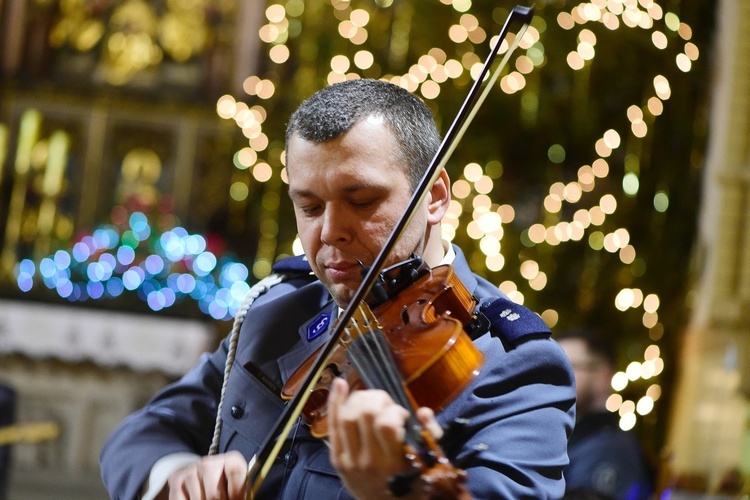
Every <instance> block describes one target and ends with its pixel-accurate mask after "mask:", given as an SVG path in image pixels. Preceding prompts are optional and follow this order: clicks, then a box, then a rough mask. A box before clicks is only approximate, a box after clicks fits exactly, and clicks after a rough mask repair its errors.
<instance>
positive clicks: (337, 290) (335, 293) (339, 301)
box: [328, 283, 357, 309]
mask: <svg viewBox="0 0 750 500" xmlns="http://www.w3.org/2000/svg"><path fill="white" fill-rule="evenodd" d="M356 290H357V289H356V288H352V287H351V286H349V285H347V284H344V283H335V284H333V285H330V286H328V291H329V292H330V294H331V297H333V300H334V302H336V305H338V306H339V307H341V308H342V309H344V308H346V306H348V305H349V302H351V301H352V298H353V297H354V293H355V292H356Z"/></svg>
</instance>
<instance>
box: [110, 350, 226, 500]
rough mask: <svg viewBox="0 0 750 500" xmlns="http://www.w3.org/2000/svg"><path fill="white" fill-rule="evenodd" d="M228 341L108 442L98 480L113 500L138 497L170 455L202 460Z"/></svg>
mask: <svg viewBox="0 0 750 500" xmlns="http://www.w3.org/2000/svg"><path fill="white" fill-rule="evenodd" d="M226 342H227V341H226V340H224V342H222V344H221V346H220V348H219V349H218V350H217V351H216V352H214V353H213V354H212V355H208V354H205V355H203V356H202V357H201V359H200V360H199V362H198V364H197V365H196V366H195V367H194V368H193V369H192V370H191V371H190V372H189V373H187V374H186V375H185V376H184V377H183V378H182V379H180V380H179V381H178V382H176V383H174V384H172V385H170V386H167V387H166V388H165V389H163V390H162V391H161V392H159V393H158V394H156V396H154V397H153V399H152V400H151V401H150V402H149V403H148V404H147V405H146V406H145V407H144V408H143V409H141V410H139V411H137V412H136V413H133V414H132V415H130V416H129V417H128V418H126V419H125V420H124V421H123V422H122V423H121V424H120V425H119V426H118V427H117V428H116V429H115V431H114V432H113V433H112V435H111V436H110V437H109V439H108V440H107V443H106V444H105V446H104V448H103V450H102V453H101V456H100V465H101V473H102V479H103V481H104V485H105V487H106V488H107V491H108V492H109V494H110V496H111V498H112V499H128V500H129V499H133V498H138V494H139V493H140V491H141V487H142V486H143V484H144V483H145V481H146V480H147V478H148V476H149V473H150V471H151V468H152V467H153V465H154V464H155V463H156V461H157V460H159V459H160V458H162V457H164V456H166V455H169V454H172V453H195V454H198V455H206V454H207V453H208V448H209V446H210V444H211V438H212V436H213V429H214V423H215V419H216V409H217V405H218V401H219V395H220V392H221V384H222V380H223V372H224V363H225V360H226V352H227V351H226Z"/></svg>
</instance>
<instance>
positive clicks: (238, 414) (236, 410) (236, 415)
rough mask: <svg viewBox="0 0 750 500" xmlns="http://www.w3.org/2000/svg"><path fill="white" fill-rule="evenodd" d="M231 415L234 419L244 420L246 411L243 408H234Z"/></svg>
mask: <svg viewBox="0 0 750 500" xmlns="http://www.w3.org/2000/svg"><path fill="white" fill-rule="evenodd" d="M231 414H232V416H233V417H234V418H242V415H244V414H245V410H243V409H242V407H241V406H236V405H235V406H232V410H231Z"/></svg>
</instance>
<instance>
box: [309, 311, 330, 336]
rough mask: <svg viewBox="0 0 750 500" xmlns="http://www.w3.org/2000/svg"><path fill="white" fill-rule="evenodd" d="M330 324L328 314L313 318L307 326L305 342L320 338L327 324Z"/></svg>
mask: <svg viewBox="0 0 750 500" xmlns="http://www.w3.org/2000/svg"><path fill="white" fill-rule="evenodd" d="M330 322H331V315H330V314H328V313H321V314H320V315H319V316H318V317H317V318H315V319H314V320H313V321H312V323H310V324H309V325H307V340H308V341H311V340H314V339H316V338H318V337H320V336H321V334H322V333H323V332H325V331H326V329H327V328H328V323H330Z"/></svg>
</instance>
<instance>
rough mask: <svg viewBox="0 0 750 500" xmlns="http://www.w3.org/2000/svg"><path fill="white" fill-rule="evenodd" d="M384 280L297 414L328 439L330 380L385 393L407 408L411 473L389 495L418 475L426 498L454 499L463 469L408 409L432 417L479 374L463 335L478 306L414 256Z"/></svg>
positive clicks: (443, 272) (297, 379)
mask: <svg viewBox="0 0 750 500" xmlns="http://www.w3.org/2000/svg"><path fill="white" fill-rule="evenodd" d="M391 271H400V272H399V273H398V274H399V275H400V276H401V277H402V279H399V278H394V279H391V280H385V279H384V278H383V277H385V276H388V275H389V274H390V273H391ZM403 276H406V279H403ZM384 283H387V284H388V285H389V286H388V288H389V290H390V292H388V291H385V288H386V287H384V286H379V287H377V288H376V290H377V293H375V294H373V293H371V294H370V298H369V299H368V300H367V301H366V302H365V303H362V304H360V307H359V308H358V309H357V310H356V311H355V314H354V316H353V317H352V318H351V320H350V321H349V324H348V325H347V326H346V328H345V333H344V335H343V336H342V337H341V338H340V339H339V341H338V343H337V346H336V348H335V349H334V351H333V353H332V354H331V356H329V358H328V361H327V364H326V367H325V370H324V371H323V374H322V376H321V378H320V379H319V381H318V383H317V385H316V386H315V387H314V388H313V390H312V393H311V395H310V397H309V398H308V400H307V403H306V404H305V406H304V407H303V410H302V414H303V417H304V419H305V421H306V422H307V424H308V425H309V427H310V431H311V433H312V435H313V436H315V437H318V438H325V437H326V436H327V435H328V411H327V409H328V408H327V402H328V394H329V392H330V387H331V383H332V381H333V379H334V378H336V377H341V378H345V379H346V380H347V382H348V383H349V386H350V388H351V390H359V389H365V388H370V389H381V390H384V391H386V392H387V393H388V394H389V395H391V396H392V397H393V398H394V400H395V401H396V402H398V403H399V404H400V405H401V406H402V407H404V408H406V409H408V410H409V411H410V415H409V417H408V419H407V423H406V432H405V454H406V457H407V459H408V460H409V462H410V463H411V466H412V470H413V471H414V472H413V473H411V474H403V475H400V476H397V478H396V479H395V480H393V481H392V482H394V481H395V482H396V484H392V485H391V490H394V489H395V490H398V489H399V488H400V489H402V490H407V489H408V488H410V484H409V483H410V482H411V481H413V480H414V479H416V477H417V476H419V477H420V479H421V481H422V483H423V485H424V491H425V492H426V494H427V496H428V497H429V498H446V499H448V498H460V497H461V496H463V495H465V493H466V492H465V490H464V489H463V488H462V487H461V484H462V483H463V482H464V481H465V478H466V474H465V472H464V471H462V470H459V469H456V468H455V467H454V466H453V465H452V464H451V463H450V462H449V461H448V459H447V458H446V457H445V455H444V454H443V452H442V450H440V448H439V446H438V445H437V443H435V442H434V440H433V439H432V438H431V437H430V436H429V435H428V434H427V433H426V432H425V431H424V430H423V429H422V428H421V426H420V425H419V423H418V421H417V419H416V415H415V413H414V409H416V408H417V407H422V406H426V407H428V408H431V409H432V410H433V411H434V412H435V413H437V412H439V411H440V410H442V409H443V408H444V407H445V406H446V405H447V404H448V403H449V402H450V401H452V400H453V399H454V398H455V397H456V396H457V395H458V393H460V392H461V391H462V390H463V389H464V388H465V387H466V386H467V385H468V383H469V382H470V381H471V380H472V379H473V378H474V377H475V376H476V375H477V374H478V373H479V368H480V367H481V365H482V363H483V362H484V355H483V354H482V352H481V351H479V350H478V349H477V348H476V347H475V346H474V343H473V342H472V341H471V338H470V337H469V335H468V333H467V330H471V329H472V325H474V324H475V323H476V321H475V319H476V318H475V316H474V314H473V311H474V308H475V307H476V304H477V301H476V299H475V298H474V297H473V296H472V295H471V294H470V293H469V291H468V290H467V289H466V287H465V286H464V285H463V283H462V282H461V281H460V280H459V279H458V278H457V277H456V275H455V272H454V270H453V267H452V266H450V265H442V266H438V267H436V268H434V269H429V268H427V266H426V265H424V264H423V263H422V261H421V259H420V258H419V257H412V259H411V260H409V261H406V262H404V263H401V264H397V265H396V266H393V267H392V268H390V269H389V270H387V271H385V272H383V273H382V274H381V283H380V284H381V285H383V284H384ZM377 296H379V297H380V301H378V300H377V299H376V298H375V297H377ZM317 355H318V354H317V352H316V353H314V354H313V355H312V356H310V357H309V358H308V359H307V360H306V361H305V362H304V363H303V364H302V365H301V366H300V367H299V368H298V369H297V371H296V372H295V373H294V374H292V376H291V377H290V378H289V380H288V381H287V383H286V385H285V386H284V388H283V389H282V397H283V398H284V399H287V400H289V399H292V398H293V397H294V395H295V394H296V392H297V391H298V390H299V389H300V387H301V384H302V381H303V379H304V377H305V375H306V374H307V373H308V372H309V371H310V369H311V367H312V364H313V363H314V360H315V359H317Z"/></svg>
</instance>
